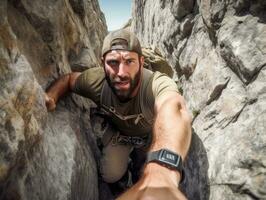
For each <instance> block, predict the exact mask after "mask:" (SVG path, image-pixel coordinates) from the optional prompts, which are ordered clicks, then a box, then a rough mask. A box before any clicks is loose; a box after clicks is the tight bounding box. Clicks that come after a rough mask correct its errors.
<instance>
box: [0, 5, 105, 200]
mask: <svg viewBox="0 0 266 200" xmlns="http://www.w3.org/2000/svg"><path fill="white" fill-rule="evenodd" d="M106 33H107V27H106V25H105V19H104V17H103V14H102V13H101V11H100V9H99V5H98V2H97V1H94V0H90V1H85V0H69V1H68V0H56V1H54V0H49V1H40V0H35V1H31V0H8V1H7V0H1V1H0V82H1V84H0V199H3V200H7V199H8V200H18V199H20V200H29V199H32V200H41V199H43V200H47V199H58V200H66V199H82V200H84V199H88V200H89V199H91V200H96V199H98V174H97V167H96V162H97V151H96V148H95V147H96V146H95V143H94V140H93V137H92V135H91V132H90V130H91V128H90V123H89V107H90V106H91V102H89V101H85V100H84V99H82V98H80V97H77V96H75V95H70V96H68V97H65V98H64V99H63V100H62V101H60V103H59V105H58V107H57V109H56V111H55V112H53V113H47V110H46V107H45V104H44V90H45V89H46V88H47V87H48V85H50V83H51V82H53V81H54V80H55V79H56V78H58V77H59V76H60V75H63V74H65V73H68V72H71V71H79V70H83V69H84V68H86V67H91V66H95V65H99V56H100V49H101V43H102V40H103V37H104V36H105V35H106ZM94 154H95V155H94ZM95 156H96V157H95ZM95 158H96V160H95Z"/></svg>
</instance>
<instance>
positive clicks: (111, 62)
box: [107, 60, 119, 66]
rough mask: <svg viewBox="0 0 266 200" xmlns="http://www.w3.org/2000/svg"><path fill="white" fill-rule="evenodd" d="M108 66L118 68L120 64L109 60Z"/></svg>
mask: <svg viewBox="0 0 266 200" xmlns="http://www.w3.org/2000/svg"><path fill="white" fill-rule="evenodd" d="M107 64H108V65H111V66H117V65H119V62H118V61H116V60H108V61H107Z"/></svg>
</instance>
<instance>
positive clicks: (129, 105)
mask: <svg viewBox="0 0 266 200" xmlns="http://www.w3.org/2000/svg"><path fill="white" fill-rule="evenodd" d="M144 77H145V78H144ZM105 84H107V82H106V80H105V73H104V70H103V68H100V67H95V68H90V69H88V70H86V71H84V72H83V73H82V74H81V75H80V76H79V77H78V79H77V81H76V83H75V87H74V92H75V93H77V94H80V95H82V96H84V97H88V98H90V99H91V100H93V101H94V102H95V103H96V104H97V105H98V106H100V107H101V106H103V105H101V104H103V102H102V101H101V93H102V91H104V92H105V94H103V95H104V97H102V99H105V102H104V104H105V105H106V104H107V107H112V109H115V110H116V112H117V113H120V114H121V115H123V116H129V115H134V114H138V113H144V117H145V118H147V119H146V122H145V119H144V121H143V120H140V123H138V124H136V119H132V120H131V119H130V120H125V121H124V120H121V119H119V118H117V117H116V116H114V115H113V116H112V115H111V116H112V122H113V123H114V125H116V127H118V128H119V130H120V131H121V132H123V133H124V134H126V135H142V134H144V133H148V132H151V130H152V122H151V120H150V118H152V119H153V116H154V103H155V100H156V98H158V97H160V96H161V95H163V94H164V93H165V92H168V91H175V92H178V87H177V85H176V83H175V82H174V81H173V80H172V79H171V78H169V77H168V76H167V75H165V74H162V73H160V72H154V73H153V72H152V71H150V70H147V69H145V68H144V69H143V73H142V82H141V88H140V90H139V92H138V94H137V95H136V96H135V97H134V98H132V99H131V100H130V101H129V102H126V103H121V102H119V100H118V99H117V98H116V96H115V95H114V94H113V92H112V90H111V88H110V87H109V86H108V85H105ZM104 85H105V89H104V90H103V87H104ZM106 87H107V90H106ZM106 91H107V92H106ZM105 96H107V97H105ZM108 96H110V98H109V97H108ZM106 98H107V99H109V100H106ZM106 102H107V103H106Z"/></svg>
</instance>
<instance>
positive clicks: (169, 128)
mask: <svg viewBox="0 0 266 200" xmlns="http://www.w3.org/2000/svg"><path fill="white" fill-rule="evenodd" d="M155 110H156V114H157V115H156V118H155V123H154V127H153V141H152V144H151V147H150V149H149V151H150V152H152V151H157V150H160V149H164V148H165V149H169V150H171V151H173V152H175V153H177V154H179V155H180V156H181V157H182V160H184V159H185V157H186V155H187V152H188V149H189V146H190V141H191V118H190V116H189V114H188V111H187V109H186V106H185V103H184V99H183V97H181V96H180V95H179V94H176V93H173V94H170V95H168V98H165V99H161V101H158V102H157V104H156V108H155ZM158 171H160V173H161V172H163V171H164V176H165V177H168V179H169V180H172V181H173V184H175V185H178V183H179V182H180V179H181V174H180V173H178V172H177V171H176V170H170V169H168V168H166V167H164V166H162V165H159V164H157V163H153V162H149V163H148V164H147V165H146V166H145V168H144V171H143V172H144V176H145V175H148V176H149V175H152V176H154V175H155V176H158V175H156V174H157V173H158Z"/></svg>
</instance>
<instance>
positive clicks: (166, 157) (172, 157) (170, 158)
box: [159, 150, 180, 167]
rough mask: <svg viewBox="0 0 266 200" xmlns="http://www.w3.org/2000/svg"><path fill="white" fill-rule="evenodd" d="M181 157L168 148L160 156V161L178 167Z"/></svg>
mask: <svg viewBox="0 0 266 200" xmlns="http://www.w3.org/2000/svg"><path fill="white" fill-rule="evenodd" d="M179 159H180V157H179V156H177V155H176V154H174V153H172V152H171V151H167V150H162V151H161V153H160V156H159V160H160V161H162V162H164V163H168V164H170V165H172V166H173V167H177V165H178V163H179Z"/></svg>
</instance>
